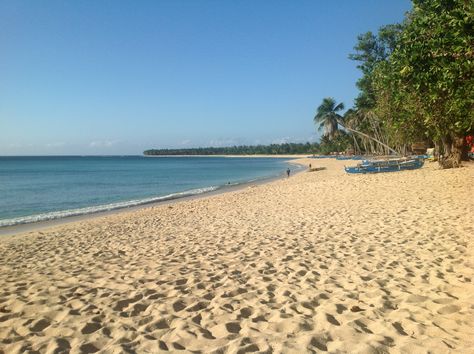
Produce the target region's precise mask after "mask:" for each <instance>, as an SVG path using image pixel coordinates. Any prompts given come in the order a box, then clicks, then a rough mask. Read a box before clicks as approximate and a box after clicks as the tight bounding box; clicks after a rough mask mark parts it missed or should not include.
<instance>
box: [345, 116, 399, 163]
mask: <svg viewBox="0 0 474 354" xmlns="http://www.w3.org/2000/svg"><path fill="white" fill-rule="evenodd" d="M338 123H339V125H341V126H343V127H344V128H345V129H347V130H349V131H350V132H352V133H356V134H360V135H362V136H364V137H366V138H367V139H370V140H373V141H375V142H376V143H378V144H380V145H381V146H383V147H385V148H386V149H387V150H388V151H390V152H393V153H394V154H396V155H399V153H398V152H397V151H395V150H393V149H392V148H391V147H390V146H388V145H387V144H384V143H382V142H381V141H380V140H378V139H376V138H373V137H371V136H369V135H367V134H365V133H362V132H360V131H357V130H354V129H352V128H348V127H346V126H345V125H344V124H343V123H344V122H342V121H338Z"/></svg>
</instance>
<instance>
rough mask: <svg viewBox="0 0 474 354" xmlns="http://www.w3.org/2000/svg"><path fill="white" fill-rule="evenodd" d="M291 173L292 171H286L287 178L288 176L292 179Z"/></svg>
mask: <svg viewBox="0 0 474 354" xmlns="http://www.w3.org/2000/svg"><path fill="white" fill-rule="evenodd" d="M290 172H291V171H290V169H289V168H288V169H287V170H286V176H287V177H288V178H290Z"/></svg>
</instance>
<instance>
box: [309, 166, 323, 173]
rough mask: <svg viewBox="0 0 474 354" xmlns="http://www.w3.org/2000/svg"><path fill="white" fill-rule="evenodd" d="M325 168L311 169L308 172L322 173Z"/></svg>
mask: <svg viewBox="0 0 474 354" xmlns="http://www.w3.org/2000/svg"><path fill="white" fill-rule="evenodd" d="M325 169H326V167H312V168H310V169H309V170H308V172H316V171H322V170H325Z"/></svg>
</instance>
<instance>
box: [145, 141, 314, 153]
mask: <svg viewBox="0 0 474 354" xmlns="http://www.w3.org/2000/svg"><path fill="white" fill-rule="evenodd" d="M318 152H319V144H310V143H305V144H295V143H289V144H271V145H254V146H249V145H242V146H229V147H205V148H190V149H152V150H146V151H144V154H145V155H161V156H164V155H174V156H176V155H280V154H282V155H284V154H314V153H318Z"/></svg>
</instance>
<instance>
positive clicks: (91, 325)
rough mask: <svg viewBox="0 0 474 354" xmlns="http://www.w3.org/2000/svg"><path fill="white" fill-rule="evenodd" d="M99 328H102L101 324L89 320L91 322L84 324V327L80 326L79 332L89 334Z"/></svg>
mask: <svg viewBox="0 0 474 354" xmlns="http://www.w3.org/2000/svg"><path fill="white" fill-rule="evenodd" d="M101 328H102V325H101V324H100V323H96V322H91V323H88V324H86V325H85V326H84V328H82V330H81V333H82V334H91V333H94V332H95V331H98V330H99V329H101Z"/></svg>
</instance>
